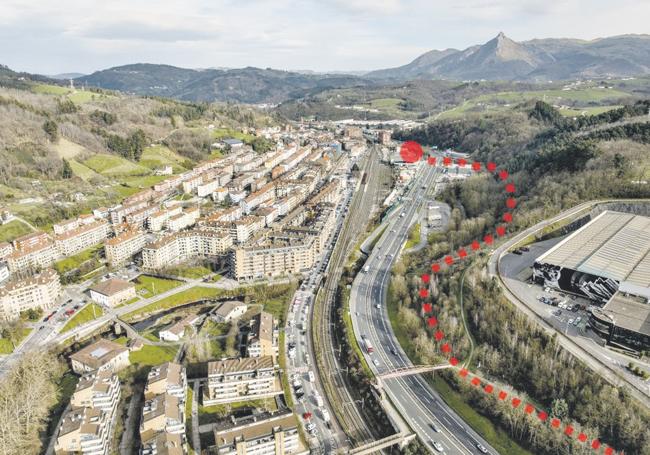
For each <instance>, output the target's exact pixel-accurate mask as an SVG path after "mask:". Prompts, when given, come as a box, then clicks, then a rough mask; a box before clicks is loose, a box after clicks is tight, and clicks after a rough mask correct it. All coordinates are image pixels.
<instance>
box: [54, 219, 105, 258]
mask: <svg viewBox="0 0 650 455" xmlns="http://www.w3.org/2000/svg"><path fill="white" fill-rule="evenodd" d="M110 231H111V229H110V226H109V224H108V222H106V221H104V220H97V221H93V222H91V223H89V224H81V225H80V226H79V227H77V228H75V229H72V230H69V231H66V232H64V233H63V234H60V235H56V236H55V237H54V243H55V245H56V249H57V251H58V252H59V254H60V255H61V256H72V255H74V254H77V253H79V252H80V251H83V250H85V249H87V248H90V247H92V246H94V245H97V244H98V243H101V242H103V241H104V240H105V239H106V238H107V237H108V234H109V232H110Z"/></svg>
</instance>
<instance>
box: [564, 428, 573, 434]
mask: <svg viewBox="0 0 650 455" xmlns="http://www.w3.org/2000/svg"><path fill="white" fill-rule="evenodd" d="M564 434H565V435H567V436H571V435H572V434H573V427H572V426H571V425H567V427H566V428H565V429H564Z"/></svg>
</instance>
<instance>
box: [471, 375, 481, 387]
mask: <svg viewBox="0 0 650 455" xmlns="http://www.w3.org/2000/svg"><path fill="white" fill-rule="evenodd" d="M472 385H473V386H477V387H478V386H479V385H481V380H480V379H479V378H477V377H476V376H474V379H472Z"/></svg>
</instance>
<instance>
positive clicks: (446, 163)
mask: <svg viewBox="0 0 650 455" xmlns="http://www.w3.org/2000/svg"><path fill="white" fill-rule="evenodd" d="M442 165H443V166H451V158H449V157H448V156H445V157H444V158H443V159H442Z"/></svg>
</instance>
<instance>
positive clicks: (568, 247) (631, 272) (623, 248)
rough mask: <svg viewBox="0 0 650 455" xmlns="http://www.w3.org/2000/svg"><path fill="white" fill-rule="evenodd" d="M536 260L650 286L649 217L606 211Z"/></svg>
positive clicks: (640, 285) (633, 283) (641, 285)
mask: <svg viewBox="0 0 650 455" xmlns="http://www.w3.org/2000/svg"><path fill="white" fill-rule="evenodd" d="M537 261H538V262H544V263H548V264H554V265H558V266H562V267H567V268H570V269H574V270H577V271H579V272H584V273H589V274H592V275H596V276H602V277H605V278H610V279H613V280H617V281H619V282H628V283H630V284H632V285H635V286H639V287H644V288H647V287H650V218H648V217H645V216H640V215H633V214H629V213H620V212H612V211H605V212H603V213H601V214H600V215H598V216H597V217H596V218H594V219H593V220H592V221H590V222H589V223H587V224H586V225H585V226H583V227H581V228H580V229H578V230H577V231H575V232H574V233H572V234H571V235H569V236H568V237H567V238H565V239H564V240H562V241H561V242H559V243H558V244H557V245H555V246H554V247H553V248H551V249H550V250H549V251H547V252H546V253H545V254H543V255H542V256H540V257H539V258H537Z"/></svg>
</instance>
